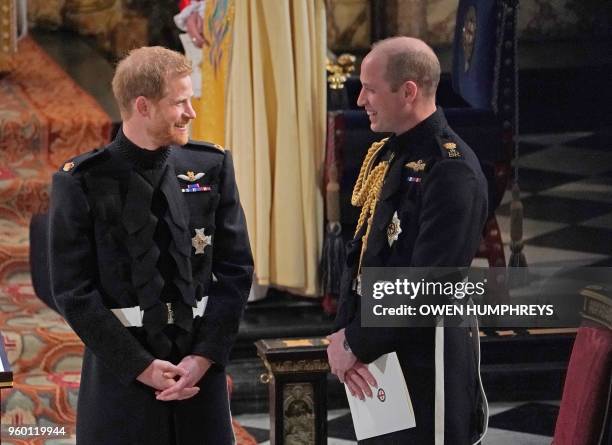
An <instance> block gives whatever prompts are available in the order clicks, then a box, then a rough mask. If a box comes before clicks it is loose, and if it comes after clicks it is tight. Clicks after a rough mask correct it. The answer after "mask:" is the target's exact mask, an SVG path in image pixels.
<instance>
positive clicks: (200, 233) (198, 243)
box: [191, 228, 212, 255]
mask: <svg viewBox="0 0 612 445" xmlns="http://www.w3.org/2000/svg"><path fill="white" fill-rule="evenodd" d="M211 244H212V240H211V236H210V235H204V228H201V229H195V236H194V237H193V238H191V245H192V246H193V247H194V249H195V253H196V255H198V254H202V253H204V249H205V248H206V246H210V245H211Z"/></svg>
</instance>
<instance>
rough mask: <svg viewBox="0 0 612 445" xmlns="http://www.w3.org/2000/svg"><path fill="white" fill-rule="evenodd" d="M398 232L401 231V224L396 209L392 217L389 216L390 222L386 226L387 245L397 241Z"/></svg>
mask: <svg viewBox="0 0 612 445" xmlns="http://www.w3.org/2000/svg"><path fill="white" fill-rule="evenodd" d="M400 233H402V226H401V221H400V219H399V217H398V216H397V211H396V212H395V213H393V218H391V222H390V223H389V225H388V226H387V241H389V247H391V246H392V245H393V243H394V242H395V241H397V239H398V238H399V234H400Z"/></svg>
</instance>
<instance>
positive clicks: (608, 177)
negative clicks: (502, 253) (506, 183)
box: [497, 129, 612, 266]
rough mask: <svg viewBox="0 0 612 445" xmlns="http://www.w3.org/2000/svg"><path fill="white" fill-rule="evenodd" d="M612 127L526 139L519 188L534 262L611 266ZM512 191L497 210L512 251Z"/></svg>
mask: <svg viewBox="0 0 612 445" xmlns="http://www.w3.org/2000/svg"><path fill="white" fill-rule="evenodd" d="M610 137H612V129H603V130H601V131H598V132H589V133H586V132H581V133H564V134H549V135H547V134H541V135H528V136H522V137H521V144H520V151H521V156H520V159H519V162H518V165H519V186H520V188H521V192H522V193H521V199H522V202H523V207H524V217H525V219H524V222H523V234H524V236H523V240H524V241H525V250H524V252H525V256H526V258H527V263H528V264H530V265H536V264H537V265H558V264H560V263H571V264H573V265H578V264H580V265H597V266H608V265H612V152H610V150H609V141H610ZM510 200H511V197H510V193H509V192H508V193H506V196H504V199H503V201H502V204H501V205H500V207H499V209H498V210H497V218H498V222H499V224H500V228H501V230H502V233H503V235H502V238H503V241H504V244H505V245H506V258H508V255H509V249H508V247H507V246H508V243H509V241H510V237H509V228H510Z"/></svg>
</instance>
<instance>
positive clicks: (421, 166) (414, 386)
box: [336, 109, 487, 445]
mask: <svg viewBox="0 0 612 445" xmlns="http://www.w3.org/2000/svg"><path fill="white" fill-rule="evenodd" d="M391 154H392V156H391ZM391 157H392V160H391V164H390V167H389V170H388V173H387V176H386V178H385V181H384V184H383V187H382V190H381V194H380V199H379V202H378V204H377V206H376V210H375V214H374V218H373V221H372V228H371V232H370V235H369V238H368V244H367V250H366V251H365V253H364V256H363V260H362V268H363V267H385V266H395V267H466V266H469V265H470V263H471V262H472V259H473V258H474V255H475V254H476V251H477V249H478V245H479V242H480V239H481V233H482V230H483V227H484V223H485V221H486V218H487V184H486V180H485V177H484V175H483V173H482V170H481V168H480V164H479V162H478V159H477V158H476V156H475V155H474V153H473V152H472V150H471V149H470V148H469V147H468V146H467V144H465V142H463V141H462V140H461V139H460V138H459V137H458V136H457V135H456V134H455V133H454V132H453V131H452V129H450V127H449V126H448V124H447V122H446V119H445V117H444V115H443V113H442V111H441V110H440V109H438V110H437V111H436V112H435V113H434V114H433V115H431V116H430V117H429V118H427V119H426V120H425V121H423V122H421V123H420V124H418V125H417V126H416V127H414V128H413V129H411V130H409V131H408V132H406V133H404V134H401V135H394V136H391V137H390V138H389V140H388V141H387V142H386V144H385V147H383V149H382V150H381V152H380V159H389V158H391ZM396 212H397V217H398V219H399V221H400V226H401V233H400V234H399V236H398V238H397V240H396V241H394V242H393V243H392V244H391V245H390V243H389V238H388V236H389V234H388V228H389V224H390V223H391V222H392V219H393V216H394V214H395V213H396ZM364 231H365V227H364V228H362V230H361V233H359V234H357V236H356V237H355V239H353V240H352V241H351V242H350V243H349V245H348V248H347V254H348V258H347V264H346V267H345V270H344V274H343V279H342V286H341V288H342V290H341V295H340V301H339V307H338V315H337V318H336V329H341V328H343V327H344V328H346V330H345V334H346V338H347V341H348V343H349V345H350V347H351V349H352V351H353V352H354V354H355V355H356V356H357V358H358V359H359V360H360V361H362V362H364V363H369V362H372V361H373V360H375V359H377V358H378V357H380V356H381V355H382V354H385V353H388V352H392V351H396V352H397V354H398V357H399V359H400V363H401V365H402V369H403V371H404V375H405V378H406V383H407V386H408V391H409V392H410V395H411V397H412V403H413V407H414V410H415V415H416V425H417V426H416V428H414V429H411V430H405V431H401V432H398V433H394V434H391V435H386V436H380V437H379V438H376V439H374V440H369V441H365V442H364V443H378V442H377V440H378V441H379V442H380V443H383V442H384V443H385V444H389V443H418V444H434V437H435V431H434V430H435V416H436V412H435V409H434V402H435V397H436V384H435V368H436V363H435V344H434V343H435V338H434V337H435V328H364V327H362V326H361V315H360V298H361V297H360V296H359V295H358V294H357V293H356V292H355V286H354V280H355V278H356V274H357V265H358V262H359V255H360V251H361V236H362V235H363V233H364ZM444 332H445V336H444V363H443V364H438V366H443V368H444V371H445V373H444V389H445V391H444V394H445V402H446V403H445V405H446V406H445V410H444V411H445V416H444V419H443V423H444V425H445V428H444V429H445V437H444V439H443V440H444V442H436V443H447V444H453V445H464V444H471V443H473V441H474V440H475V438H476V437H477V436H478V434H479V433H480V431H479V429H480V425H481V424H482V420H483V419H482V414H481V410H480V402H481V395H480V391H479V384H478V381H477V374H476V360H475V353H474V351H473V345H472V342H471V338H470V333H469V331H468V330H467V329H464V328H445V330H444ZM438 386H440V385H438ZM437 390H438V391H439V390H440V388H437ZM393 440H395V441H396V442H393ZM389 441H391V442H389Z"/></svg>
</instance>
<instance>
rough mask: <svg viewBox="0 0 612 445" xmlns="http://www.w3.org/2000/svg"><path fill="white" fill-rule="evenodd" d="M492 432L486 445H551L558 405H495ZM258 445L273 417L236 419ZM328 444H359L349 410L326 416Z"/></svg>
mask: <svg viewBox="0 0 612 445" xmlns="http://www.w3.org/2000/svg"><path fill="white" fill-rule="evenodd" d="M489 409H490V417H489V429H488V430H487V434H486V435H485V438H484V440H483V442H482V443H483V445H549V444H550V441H551V439H552V435H553V432H554V428H555V420H556V418H557V414H558V411H559V402H548V401H547V402H510V403H492V404H490V406H489ZM235 417H236V420H238V422H240V424H241V425H242V426H244V427H245V428H246V430H247V431H248V432H249V433H250V434H252V435H253V437H255V439H256V440H257V441H258V442H257V443H259V444H265V445H268V444H269V443H270V416H269V415H268V414H243V415H239V416H235ZM327 429H328V441H327V443H328V444H329V445H350V444H356V443H357V441H356V440H355V432H354V430H353V422H352V420H351V414H350V412H349V411H348V410H346V409H339V410H332V411H330V412H329V413H328V416H327Z"/></svg>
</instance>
